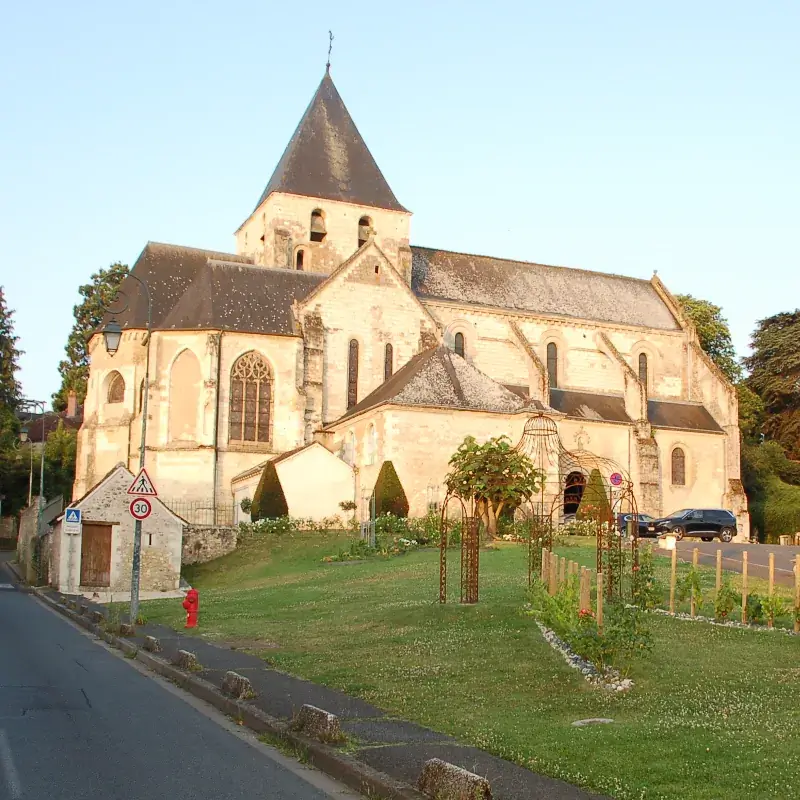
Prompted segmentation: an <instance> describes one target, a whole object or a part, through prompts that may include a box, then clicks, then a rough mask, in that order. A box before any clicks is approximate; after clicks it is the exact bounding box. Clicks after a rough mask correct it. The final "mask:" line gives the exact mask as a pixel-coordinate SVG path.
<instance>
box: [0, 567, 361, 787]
mask: <svg viewBox="0 0 800 800" xmlns="http://www.w3.org/2000/svg"><path fill="white" fill-rule="evenodd" d="M142 669H143V668H141V666H140V665H134V663H133V662H130V661H126V660H125V659H123V658H122V657H120V656H119V655H117V654H116V653H115V652H111V651H110V650H108V649H107V648H105V646H101V645H100V644H98V643H97V642H96V641H95V640H93V639H92V638H91V637H89V636H87V635H86V634H85V633H83V632H81V631H79V630H78V629H77V628H75V627H73V626H72V624H71V623H69V622H68V621H66V620H64V619H63V618H62V617H60V616H58V615H56V614H55V613H54V612H53V611H50V610H49V609H47V608H46V607H44V606H43V605H42V604H41V603H39V601H38V600H36V599H35V598H34V597H33V596H32V595H29V594H25V593H23V592H21V591H18V590H17V589H16V588H15V587H13V586H12V576H11V574H10V572H9V570H8V568H7V567H5V566H4V565H3V564H2V563H0V798H3V800H6V798H8V800H40V798H41V800H45V799H46V800H90V798H91V800H98V798H102V800H117V799H119V800H139V799H140V798H141V800H152V799H153V798H163V799H164V800H205V798H208V800H211V798H213V800H234V799H235V800H250V798H253V800H327V798H330V797H337V798H340V799H341V800H344V799H345V798H349V799H352V798H356V797H358V796H357V795H355V794H353V793H352V792H350V791H349V790H347V789H345V788H344V787H341V786H339V785H338V784H336V783H334V782H333V781H332V780H330V779H328V778H327V777H326V776H323V775H321V774H320V773H318V772H315V771H313V770H310V769H308V768H305V767H303V766H301V765H300V764H297V763H296V762H294V761H291V760H290V759H288V758H286V757H285V756H283V755H281V754H280V753H278V752H277V751H275V750H273V749H272V748H268V747H266V746H265V745H262V744H261V743H260V742H258V741H257V740H256V739H255V738H254V737H252V736H251V735H250V734H249V733H246V732H244V731H243V730H242V729H240V728H238V727H237V726H235V725H234V724H233V723H232V722H230V721H228V720H226V719H225V718H224V717H223V716H221V715H219V714H217V712H215V711H213V710H212V709H211V708H210V707H207V706H205V705H204V704H202V703H200V702H199V701H196V700H194V699H193V698H188V696H186V695H183V694H182V693H181V692H180V690H178V689H176V688H174V687H172V686H171V685H170V684H167V683H166V682H164V681H162V680H161V679H154V678H153V677H151V676H150V675H149V674H143V671H142Z"/></svg>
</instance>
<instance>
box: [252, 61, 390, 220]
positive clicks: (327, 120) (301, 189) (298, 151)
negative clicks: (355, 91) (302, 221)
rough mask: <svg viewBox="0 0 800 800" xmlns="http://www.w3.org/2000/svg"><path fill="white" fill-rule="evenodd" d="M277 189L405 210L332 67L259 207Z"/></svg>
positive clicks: (282, 158) (296, 131) (273, 174)
mask: <svg viewBox="0 0 800 800" xmlns="http://www.w3.org/2000/svg"><path fill="white" fill-rule="evenodd" d="M273 192H287V193H290V194H299V195H303V196H305V197H321V198H325V199H328V200H342V201H344V202H346V203H355V204H357V205H364V206H375V207H376V208H388V209H391V210H393V211H405V210H406V209H405V208H403V206H401V205H400V203H398V202H397V198H396V197H395V196H394V192H392V190H391V189H390V188H389V184H388V183H387V182H386V178H384V177H383V173H381V171H380V169H379V168H378V165H377V164H376V163H375V159H374V158H373V157H372V153H370V151H369V148H368V147H367V145H366V143H365V142H364V140H363V138H362V137H361V134H360V133H359V132H358V128H356V125H355V123H354V122H353V118H352V117H351V116H350V113H349V112H348V110H347V108H345V105H344V102H343V101H342V98H341V97H340V95H339V92H338V91H337V90H336V87H335V86H334V84H333V80H331V76H330V74H329V73H327V72H326V73H325V77H324V78H323V79H322V82H321V83H320V85H319V88H318V89H317V91H316V93H315V94H314V97H313V98H312V99H311V103H310V104H309V106H308V108H307V109H306V112H305V114H303V118H302V119H301V120H300V124H299V125H298V126H297V130H295V132H294V135H293V136H292V138H291V139H290V140H289V144H288V145H287V147H286V150H285V151H284V153H283V156H281V160H280V161H279V162H278V166H277V167H275V171H274V172H273V173H272V177H271V178H270V179H269V183H268V184H267V187H266V188H265V189H264V192H263V193H262V195H261V197H260V198H259V201H258V203H257V204H256V208H258V207H259V206H260V205H261V204H262V203H263V202H264V200H266V199H267V197H269V195H271V194H272V193H273ZM254 210H255V209H254Z"/></svg>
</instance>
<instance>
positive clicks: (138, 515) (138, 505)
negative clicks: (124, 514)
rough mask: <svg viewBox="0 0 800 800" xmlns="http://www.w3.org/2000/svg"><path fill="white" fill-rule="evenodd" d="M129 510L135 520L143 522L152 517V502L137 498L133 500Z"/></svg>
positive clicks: (144, 498)
mask: <svg viewBox="0 0 800 800" xmlns="http://www.w3.org/2000/svg"><path fill="white" fill-rule="evenodd" d="M128 510H129V511H130V512H131V516H132V517H133V518H134V519H138V520H142V519H147V518H148V517H149V516H150V513H151V512H152V510H153V506H151V505H150V501H149V500H148V499H147V498H146V497H136V498H134V499H133V500H131V504H130V506H129V507H128Z"/></svg>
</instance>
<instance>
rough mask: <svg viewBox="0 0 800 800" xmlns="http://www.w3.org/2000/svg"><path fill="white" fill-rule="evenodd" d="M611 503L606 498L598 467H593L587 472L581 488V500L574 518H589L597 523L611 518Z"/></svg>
mask: <svg viewBox="0 0 800 800" xmlns="http://www.w3.org/2000/svg"><path fill="white" fill-rule="evenodd" d="M611 516H612V515H611V503H610V501H609V499H608V490H607V489H606V485H605V482H604V481H603V476H602V475H601V474H600V470H599V469H593V470H592V471H591V472H590V473H589V480H588V481H587V482H586V488H585V489H584V490H583V495H582V496H581V502H580V504H579V505H578V510H577V511H576V512H575V518H576V519H590V520H593V521H594V522H596V523H598V524H602V523H604V522H609V521H610V520H611Z"/></svg>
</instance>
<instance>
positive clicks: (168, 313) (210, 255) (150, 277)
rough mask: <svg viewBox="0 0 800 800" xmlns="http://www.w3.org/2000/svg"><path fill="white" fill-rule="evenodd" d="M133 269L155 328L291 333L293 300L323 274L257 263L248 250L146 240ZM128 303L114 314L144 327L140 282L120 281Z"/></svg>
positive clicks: (125, 322) (122, 322)
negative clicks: (239, 252)
mask: <svg viewBox="0 0 800 800" xmlns="http://www.w3.org/2000/svg"><path fill="white" fill-rule="evenodd" d="M132 271H133V273H134V274H135V275H137V276H139V277H140V278H142V279H143V280H145V281H146V282H147V284H148V286H149V289H150V295H151V297H152V299H153V328H154V329H155V330H194V329H197V330H225V331H238V332H240V333H267V334H283V335H291V334H293V333H294V332H295V330H294V321H293V318H292V311H291V306H292V303H293V302H294V300H301V299H302V298H304V297H305V296H306V295H307V294H309V293H310V292H311V291H313V289H315V288H316V287H317V286H318V285H319V284H320V283H321V282H322V281H324V280H325V278H326V276H325V275H321V274H318V273H311V272H298V271H296V270H285V269H268V268H264V267H255V266H253V265H252V264H251V263H250V259H249V258H248V257H246V256H236V255H233V254H229V253H218V252H214V251H210V250H199V249H196V248H191V247H179V246H176V245H168V244H159V243H156V242H149V243H148V244H147V246H146V247H145V248H144V250H143V251H142V254H141V255H140V256H139V258H138V260H137V261H136V264H134V267H133V270H132ZM121 289H122V291H123V292H124V295H125V297H126V298H127V299H128V301H129V309H128V310H127V311H126V312H124V313H122V314H118V315H116V319H117V321H118V322H119V324H120V325H121V326H122V327H123V328H144V327H145V326H146V323H147V305H146V302H145V299H144V294H143V292H142V290H141V287H140V286H139V284H138V283H137V282H136V281H135V280H132V279H129V278H126V279H125V280H124V281H123V283H122V286H121Z"/></svg>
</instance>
